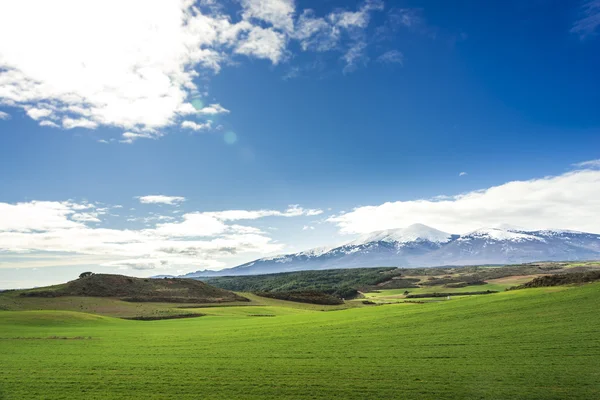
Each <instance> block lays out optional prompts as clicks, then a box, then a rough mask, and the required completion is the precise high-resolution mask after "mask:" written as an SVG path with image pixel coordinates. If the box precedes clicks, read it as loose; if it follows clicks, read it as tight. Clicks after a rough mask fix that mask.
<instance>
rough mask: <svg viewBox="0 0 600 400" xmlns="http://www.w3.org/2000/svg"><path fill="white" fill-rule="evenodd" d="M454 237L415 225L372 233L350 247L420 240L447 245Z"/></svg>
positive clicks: (353, 242) (355, 241)
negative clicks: (371, 243) (373, 243)
mask: <svg viewBox="0 0 600 400" xmlns="http://www.w3.org/2000/svg"><path fill="white" fill-rule="evenodd" d="M451 237H452V235H451V234H449V233H446V232H442V231H439V230H437V229H434V228H431V227H429V226H427V225H423V224H413V225H410V226H408V227H406V228H396V229H386V230H382V231H376V232H371V233H368V234H366V235H363V236H361V237H360V238H358V239H356V240H354V241H352V242H350V243H349V245H354V246H357V245H361V244H365V243H370V242H397V243H408V242H414V241H418V240H428V241H430V242H434V243H446V242H448V241H449V240H450V239H451Z"/></svg>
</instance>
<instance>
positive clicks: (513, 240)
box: [184, 224, 600, 278]
mask: <svg viewBox="0 0 600 400" xmlns="http://www.w3.org/2000/svg"><path fill="white" fill-rule="evenodd" d="M592 259H600V234H594V233H585V232H577V231H568V230H537V231H527V230H523V229H521V228H513V227H504V226H503V227H502V228H481V229H477V230H475V231H473V232H470V233H467V234H465V235H453V234H450V233H446V232H442V231H439V230H437V229H434V228H431V227H429V226H426V225H422V224H414V225H411V226H409V227H407V228H401V229H388V230H383V231H377V232H372V233H369V234H367V235H364V236H362V237H359V238H358V239H356V240H353V241H351V242H349V243H347V244H345V245H342V246H337V247H333V248H331V247H329V248H327V247H321V248H316V249H312V250H308V251H303V252H299V253H294V254H285V255H280V256H275V257H266V258H260V259H258V260H255V261H252V262H249V263H246V264H242V265H240V266H237V267H235V268H229V269H225V270H221V271H197V272H193V273H190V274H187V275H184V277H190V278H191V277H200V276H223V275H255V274H265V273H275V272H288V271H300V270H314V269H332V268H359V267H381V266H398V267H430V266H438V265H475V264H512V263H521V262H532V261H542V260H544V261H567V260H592Z"/></svg>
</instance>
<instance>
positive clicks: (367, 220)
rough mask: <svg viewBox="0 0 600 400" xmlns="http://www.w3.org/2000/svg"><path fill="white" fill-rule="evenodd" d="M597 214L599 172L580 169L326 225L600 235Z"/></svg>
mask: <svg viewBox="0 0 600 400" xmlns="http://www.w3.org/2000/svg"><path fill="white" fill-rule="evenodd" d="M598 210H600V171H597V170H578V171H573V172H569V173H565V174H563V175H559V176H550V177H545V178H541V179H532V180H528V181H514V182H508V183H505V184H503V185H500V186H494V187H491V188H488V189H484V190H477V191H473V192H469V193H465V194H460V195H457V196H440V197H438V198H436V199H421V200H411V201H396V202H389V203H384V204H381V205H377V206H365V207H358V208H355V209H354V210H352V211H350V212H347V213H343V214H341V215H337V216H334V217H331V218H329V219H328V221H329V222H333V223H335V224H336V225H337V226H338V227H339V229H340V231H341V232H342V233H367V232H372V231H376V230H381V229H392V228H399V227H406V226H408V225H411V224H413V223H423V224H426V225H431V226H433V227H436V228H438V229H442V230H444V231H447V232H452V233H464V232H467V231H470V230H474V229H477V228H480V227H483V226H498V225H501V224H511V225H519V226H523V227H525V228H528V229H545V228H562V229H574V230H581V231H588V232H600V221H599V220H598V219H597V218H594V216H595V215H597V214H598Z"/></svg>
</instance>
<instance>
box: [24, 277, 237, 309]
mask: <svg viewBox="0 0 600 400" xmlns="http://www.w3.org/2000/svg"><path fill="white" fill-rule="evenodd" d="M18 295H19V296H22V297H49V298H53V297H63V296H86V297H114V298H119V299H121V300H125V301H132V302H148V301H153V302H178V303H222V302H229V301H245V300H246V299H244V298H243V297H241V296H238V295H236V294H235V293H232V292H230V291H227V290H224V289H220V288H216V287H214V286H211V285H208V284H206V283H204V282H200V281H196V280H193V279H180V278H164V279H149V278H146V279H143V278H133V277H130V276H123V275H109V274H94V275H91V276H86V277H84V278H79V279H76V280H73V281H70V282H67V283H65V284H62V285H56V286H48V287H42V288H36V289H29V290H21V291H18Z"/></svg>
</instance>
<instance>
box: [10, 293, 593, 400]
mask: <svg viewBox="0 0 600 400" xmlns="http://www.w3.org/2000/svg"><path fill="white" fill-rule="evenodd" d="M269 301H270V302H268V303H263V304H262V305H258V304H251V305H247V306H232V307H203V308H201V310H202V312H205V313H206V314H211V315H207V316H204V317H199V318H192V319H181V320H164V321H127V320H122V319H117V318H111V317H106V316H100V315H92V314H87V313H79V312H69V311H0V361H1V366H2V367H1V368H0V399H11V400H12V399H15V400H21V399H81V398H85V399H107V398H114V399H125V398H127V399H130V398H143V399H253V398H255V399H280V398H293V399H297V398H306V399H390V398H398V399H566V398H569V399H586V400H587V399H597V398H600V314H599V313H598V310H599V309H600V284H588V285H584V286H580V287H560V288H542V289H527V290H518V291H510V292H502V293H498V294H493V295H486V296H468V297H456V298H454V299H452V300H450V301H443V302H432V303H427V304H390V305H382V306H367V307H361V308H354V309H346V310H338V311H331V312H321V311H317V310H316V309H315V308H313V307H314V306H310V305H296V304H293V305H290V304H288V303H289V302H281V301H277V300H269ZM190 310H192V311H194V312H198V310H200V309H190ZM259 314H260V315H274V317H256V316H252V315H259Z"/></svg>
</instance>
